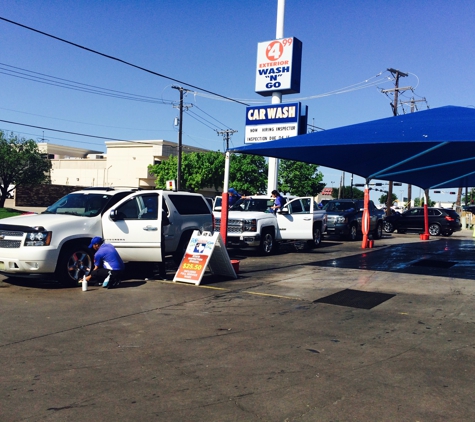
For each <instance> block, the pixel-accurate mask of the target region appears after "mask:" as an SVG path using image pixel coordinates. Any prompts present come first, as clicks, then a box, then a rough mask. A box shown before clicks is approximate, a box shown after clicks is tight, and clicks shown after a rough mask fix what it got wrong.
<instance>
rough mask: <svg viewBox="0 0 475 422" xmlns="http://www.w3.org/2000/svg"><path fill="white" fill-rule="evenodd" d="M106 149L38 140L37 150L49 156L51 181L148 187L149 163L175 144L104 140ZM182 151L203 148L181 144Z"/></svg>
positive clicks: (151, 184) (150, 177)
mask: <svg viewBox="0 0 475 422" xmlns="http://www.w3.org/2000/svg"><path fill="white" fill-rule="evenodd" d="M105 144H106V148H107V151H106V153H103V152H101V151H93V150H89V149H82V148H73V147H65V146H61V145H55V144H50V143H38V148H39V150H40V152H41V153H43V154H47V155H48V158H49V159H50V160H51V164H52V169H51V174H50V176H51V183H52V184H54V185H77V186H115V187H134V188H143V189H152V188H154V187H155V177H154V176H153V175H151V174H150V173H149V172H148V166H149V165H150V164H157V163H159V162H160V161H164V160H167V159H168V157H169V156H171V155H177V152H178V145H177V144H176V143H175V142H169V141H165V140H150V141H107V142H106V143H105ZM182 148H183V149H182V151H183V152H184V153H186V152H206V151H208V150H206V149H202V148H195V147H190V146H187V145H183V147H182Z"/></svg>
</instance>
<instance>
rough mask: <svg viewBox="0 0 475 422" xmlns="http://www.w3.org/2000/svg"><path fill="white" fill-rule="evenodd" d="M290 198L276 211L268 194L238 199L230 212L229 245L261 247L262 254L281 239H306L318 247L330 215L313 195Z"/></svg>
mask: <svg viewBox="0 0 475 422" xmlns="http://www.w3.org/2000/svg"><path fill="white" fill-rule="evenodd" d="M286 199H287V201H288V202H286V204H285V205H284V206H283V207H282V209H281V210H280V211H277V212H276V213H274V212H272V210H271V209H270V207H271V206H272V205H274V200H273V199H271V198H269V197H268V196H266V195H255V196H254V195H253V196H252V197H251V196H249V197H246V198H241V199H239V200H238V201H237V202H236V203H235V204H234V205H233V206H232V207H231V208H230V209H229V214H228V230H227V244H226V245H227V246H228V247H239V248H258V249H259V250H260V252H261V253H262V254H263V255H270V254H272V253H274V252H276V250H277V247H278V245H279V244H280V243H284V242H295V241H306V243H307V245H308V246H309V247H310V248H315V247H318V246H319V245H320V243H321V240H322V235H323V233H324V231H325V229H326V225H327V215H326V212H325V211H323V210H320V209H318V206H317V204H316V202H315V201H314V199H313V198H312V197H301V198H293V199H289V198H286ZM221 202H222V198H221V197H220V196H218V197H216V200H215V207H214V210H215V213H214V217H215V222H216V230H219V229H220V226H221V208H222V206H221Z"/></svg>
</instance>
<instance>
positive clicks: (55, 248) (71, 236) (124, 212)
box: [0, 188, 213, 285]
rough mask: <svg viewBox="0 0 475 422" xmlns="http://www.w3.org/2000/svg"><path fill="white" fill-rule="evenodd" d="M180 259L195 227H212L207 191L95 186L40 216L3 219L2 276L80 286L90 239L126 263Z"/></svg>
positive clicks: (89, 266) (86, 269)
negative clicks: (50, 279)
mask: <svg viewBox="0 0 475 422" xmlns="http://www.w3.org/2000/svg"><path fill="white" fill-rule="evenodd" d="M162 230H163V231H164V237H165V244H166V248H165V250H166V253H167V254H170V255H173V257H174V259H175V260H176V261H177V262H178V263H179V262H180V261H181V259H182V257H183V255H184V253H185V250H186V247H187V245H188V242H189V240H190V237H191V235H192V233H193V231H194V230H200V231H212V230H213V214H212V211H211V208H210V207H209V205H208V202H207V201H206V200H205V198H204V197H203V195H200V194H197V193H188V192H173V191H162V190H144V191H137V190H135V189H127V190H122V189H114V188H91V189H83V190H81V191H76V192H72V193H70V194H68V195H66V196H64V197H63V198H61V199H59V200H58V201H56V202H55V203H54V204H53V205H51V206H49V207H48V208H47V209H46V211H44V212H43V213H41V214H38V215H30V216H18V217H9V218H4V219H2V220H0V274H5V275H6V276H9V277H35V276H38V277H44V276H52V277H53V278H55V279H56V280H58V281H61V282H63V283H64V284H72V285H77V282H78V280H80V279H81V278H82V277H83V275H88V274H89V273H90V271H91V269H92V251H91V250H90V249H89V248H88V245H89V243H90V242H91V239H92V238H93V237H95V236H101V237H103V238H104V239H105V241H106V242H107V243H111V244H113V245H114V246H115V247H116V249H117V251H118V252H119V254H120V256H121V258H122V259H123V260H124V262H126V263H127V262H141V263H157V262H160V261H161V259H162V257H161V247H162Z"/></svg>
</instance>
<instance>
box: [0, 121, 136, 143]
mask: <svg viewBox="0 0 475 422" xmlns="http://www.w3.org/2000/svg"><path fill="white" fill-rule="evenodd" d="M0 122H3V123H10V124H12V125H19V126H26V127H33V128H35V129H42V130H51V131H53V132H60V133H67V134H69V135H79V136H86V137H88V138H97V139H106V140H108V141H124V142H133V141H130V140H127V139H116V138H106V137H104V136H97V135H88V134H85V133H77V132H69V131H67V130H59V129H52V128H49V127H43V126H35V125H28V124H26V123H18V122H12V121H9V120H1V119H0Z"/></svg>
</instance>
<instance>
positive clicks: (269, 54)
mask: <svg viewBox="0 0 475 422" xmlns="http://www.w3.org/2000/svg"><path fill="white" fill-rule="evenodd" d="M301 67H302V42H301V41H300V40H298V39H297V38H283V39H280V40H273V41H266V42H261V43H259V44H258V45H257V69H256V92H257V93H258V94H260V95H262V96H264V97H268V96H270V95H272V93H273V92H281V93H282V94H298V93H299V92H300V73H301Z"/></svg>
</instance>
